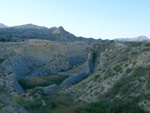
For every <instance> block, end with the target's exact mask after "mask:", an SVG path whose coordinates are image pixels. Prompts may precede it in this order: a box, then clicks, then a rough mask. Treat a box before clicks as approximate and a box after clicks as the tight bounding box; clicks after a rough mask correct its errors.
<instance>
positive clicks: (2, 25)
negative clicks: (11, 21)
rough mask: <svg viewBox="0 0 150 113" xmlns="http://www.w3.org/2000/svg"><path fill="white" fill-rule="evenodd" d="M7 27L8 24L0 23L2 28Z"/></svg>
mask: <svg viewBox="0 0 150 113" xmlns="http://www.w3.org/2000/svg"><path fill="white" fill-rule="evenodd" d="M7 27H8V26H6V25H4V24H2V23H0V28H7Z"/></svg>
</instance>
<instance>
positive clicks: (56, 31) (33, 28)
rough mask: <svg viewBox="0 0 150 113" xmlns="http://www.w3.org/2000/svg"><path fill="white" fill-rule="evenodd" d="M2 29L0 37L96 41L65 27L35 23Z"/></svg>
mask: <svg viewBox="0 0 150 113" xmlns="http://www.w3.org/2000/svg"><path fill="white" fill-rule="evenodd" d="M2 28H3V29H0V38H5V39H18V40H19V39H21V40H22V39H46V40H51V41H58V42H72V41H96V40H95V39H92V38H90V39H88V38H84V37H76V36H75V35H73V34H71V33H69V32H67V31H66V30H65V29H64V28H63V27H61V26H60V27H58V28H56V27H52V28H46V27H43V26H37V25H33V24H26V25H21V26H14V27H8V28H6V27H2Z"/></svg>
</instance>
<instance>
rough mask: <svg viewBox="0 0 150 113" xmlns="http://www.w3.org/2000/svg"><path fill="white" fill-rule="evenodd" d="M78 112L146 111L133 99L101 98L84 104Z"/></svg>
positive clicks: (142, 112)
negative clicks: (111, 99)
mask: <svg viewBox="0 0 150 113" xmlns="http://www.w3.org/2000/svg"><path fill="white" fill-rule="evenodd" d="M79 113H146V111H144V110H143V109H140V108H139V107H138V106H137V103H135V102H134V101H133V100H122V99H118V98H117V99H114V100H113V101H108V100H101V101H99V102H93V103H90V104H86V105H84V106H83V107H82V109H81V112H79Z"/></svg>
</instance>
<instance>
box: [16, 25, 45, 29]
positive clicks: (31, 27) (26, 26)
mask: <svg viewBox="0 0 150 113" xmlns="http://www.w3.org/2000/svg"><path fill="white" fill-rule="evenodd" d="M14 28H30V29H43V28H46V27H43V26H38V25H34V24H25V25H20V26H14Z"/></svg>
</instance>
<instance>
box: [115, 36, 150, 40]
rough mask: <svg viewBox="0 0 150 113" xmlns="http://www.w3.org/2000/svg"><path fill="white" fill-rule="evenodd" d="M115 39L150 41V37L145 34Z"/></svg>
mask: <svg viewBox="0 0 150 113" xmlns="http://www.w3.org/2000/svg"><path fill="white" fill-rule="evenodd" d="M115 41H136V42H145V41H150V39H149V38H148V37H146V36H144V35H140V36H137V37H133V38H117V39H115Z"/></svg>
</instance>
